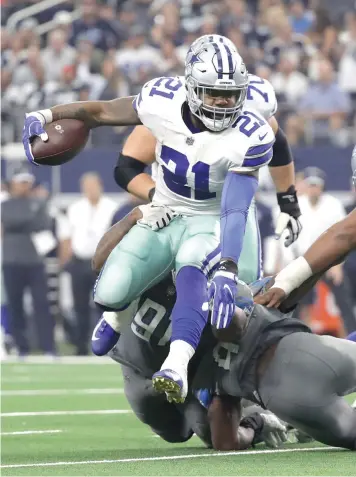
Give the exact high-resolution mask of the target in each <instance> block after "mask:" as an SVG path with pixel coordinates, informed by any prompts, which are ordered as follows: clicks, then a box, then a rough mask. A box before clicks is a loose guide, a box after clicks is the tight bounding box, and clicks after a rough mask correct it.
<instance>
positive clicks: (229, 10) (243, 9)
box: [220, 0, 254, 35]
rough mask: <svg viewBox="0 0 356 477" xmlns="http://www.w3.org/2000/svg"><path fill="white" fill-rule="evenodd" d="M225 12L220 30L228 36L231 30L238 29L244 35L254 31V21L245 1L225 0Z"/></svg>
mask: <svg viewBox="0 0 356 477" xmlns="http://www.w3.org/2000/svg"><path fill="white" fill-rule="evenodd" d="M222 3H224V5H225V12H224V14H223V15H222V18H221V22H220V28H221V31H222V32H225V33H223V34H226V32H227V31H228V30H230V28H232V27H233V28H236V29H237V30H238V31H239V32H241V33H242V34H243V35H249V34H251V32H252V31H253V29H254V19H253V16H252V15H251V13H250V12H249V11H248V9H247V5H246V1H245V0H225V1H224V2H222Z"/></svg>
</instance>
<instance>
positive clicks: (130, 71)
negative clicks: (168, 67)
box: [116, 26, 162, 86]
mask: <svg viewBox="0 0 356 477" xmlns="http://www.w3.org/2000/svg"><path fill="white" fill-rule="evenodd" d="M132 33H133V36H132V37H130V38H129V39H128V41H127V42H126V43H125V46H124V48H121V49H120V50H119V51H118V52H117V54H116V64H117V66H118V67H119V68H120V70H121V71H122V72H123V73H124V74H125V75H126V76H127V78H128V79H129V80H130V81H131V82H132V83H133V84H135V85H141V86H142V85H143V84H144V83H145V82H146V81H148V80H149V79H151V78H154V77H155V76H157V75H158V71H159V70H160V68H161V67H162V56H161V55H160V53H159V51H158V50H157V49H156V48H153V47H152V46H150V45H148V44H147V41H146V36H145V34H146V31H145V29H144V28H142V27H140V26H137V27H135V28H133V29H132Z"/></svg>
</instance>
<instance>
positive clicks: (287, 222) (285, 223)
mask: <svg viewBox="0 0 356 477" xmlns="http://www.w3.org/2000/svg"><path fill="white" fill-rule="evenodd" d="M285 230H287V231H288V235H287V237H286V239H285V241H284V246H285V247H289V246H290V245H292V243H293V242H295V241H296V240H297V238H298V237H299V234H300V232H301V231H302V224H301V223H300V221H299V219H296V218H294V217H292V216H291V215H289V214H286V213H285V212H281V213H280V214H279V216H278V218H277V224H276V229H275V231H274V233H275V236H276V238H277V239H278V240H279V239H280V238H281V235H282V233H283V232H284V231H285Z"/></svg>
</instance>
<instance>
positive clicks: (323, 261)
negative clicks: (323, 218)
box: [255, 209, 356, 308]
mask: <svg viewBox="0 0 356 477" xmlns="http://www.w3.org/2000/svg"><path fill="white" fill-rule="evenodd" d="M355 249H356V209H355V210H353V211H352V212H351V213H350V214H349V215H348V216H347V217H345V219H343V220H341V221H340V222H338V223H337V224H335V225H333V226H332V227H330V228H329V229H328V230H327V231H326V232H324V233H323V234H322V235H321V236H320V237H319V238H318V239H317V240H316V241H315V242H314V244H313V245H312V246H311V247H310V248H309V249H308V250H307V251H306V253H305V254H304V256H303V257H299V258H297V259H296V260H294V261H293V262H291V263H290V264H289V265H287V267H285V268H284V269H283V270H282V271H281V272H279V273H278V274H277V276H276V279H275V283H274V285H273V287H271V288H270V290H268V291H267V292H266V293H265V294H263V295H261V296H259V297H258V298H256V300H255V301H256V303H259V304H260V305H266V306H268V307H275V308H278V307H279V306H280V305H281V304H282V302H283V301H284V300H285V298H286V297H287V296H288V295H290V294H292V292H293V291H294V290H295V291H297V289H299V288H301V286H302V285H303V284H304V282H307V281H308V283H312V282H313V281H314V282H315V281H316V279H317V278H319V277H320V276H322V275H323V273H324V272H325V271H326V270H328V269H329V268H331V267H333V266H334V265H336V264H337V263H340V262H341V261H343V260H344V258H345V256H346V255H347V254H348V253H350V252H351V251H352V250H355Z"/></svg>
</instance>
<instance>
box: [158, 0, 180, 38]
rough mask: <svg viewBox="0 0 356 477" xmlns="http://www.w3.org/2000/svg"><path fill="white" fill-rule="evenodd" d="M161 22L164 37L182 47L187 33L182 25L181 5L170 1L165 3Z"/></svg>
mask: <svg viewBox="0 0 356 477" xmlns="http://www.w3.org/2000/svg"><path fill="white" fill-rule="evenodd" d="M160 21H161V24H162V27H163V36H164V37H170V38H171V40H172V41H173V43H174V45H175V46H179V45H181V44H182V43H183V40H184V33H185V32H184V30H183V28H182V26H181V23H180V10H179V4H178V3H177V2H174V1H170V0H169V1H167V2H165V3H164V4H163V6H162V8H161V12H160Z"/></svg>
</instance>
